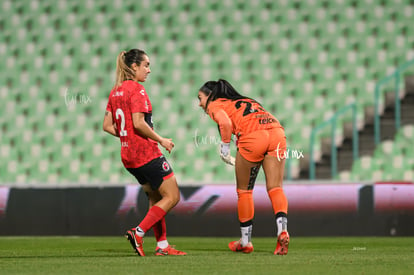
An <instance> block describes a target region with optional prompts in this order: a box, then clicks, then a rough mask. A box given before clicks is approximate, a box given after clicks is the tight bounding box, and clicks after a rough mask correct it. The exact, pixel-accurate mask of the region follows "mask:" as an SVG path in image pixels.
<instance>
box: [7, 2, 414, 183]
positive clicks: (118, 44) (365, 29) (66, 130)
mask: <svg viewBox="0 0 414 275" xmlns="http://www.w3.org/2000/svg"><path fill="white" fill-rule="evenodd" d="M413 10H414V8H413V4H412V3H410V2H407V1H393V0H386V1H382V2H381V3H373V2H372V1H360V2H355V3H354V2H349V1H334V2H329V3H328V2H326V1H311V0H306V1H277V2H273V1H250V2H249V1H224V2H223V1H191V0H183V1H161V0H154V1H149V0H146V1H141V2H140V3H138V4H137V3H136V1H131V0H128V1H120V0H117V1H109V0H104V1H83V2H76V1H62V0H59V1H55V2H43V1H31V2H29V4H28V3H26V2H23V1H17V2H16V1H14V2H13V1H6V2H5V3H3V4H2V9H1V11H0V14H1V15H2V16H1V19H0V27H1V31H2V35H1V36H0V57H2V59H3V60H4V61H5V62H2V64H0V68H1V69H2V78H0V99H1V102H0V107H1V108H0V129H1V131H2V135H1V146H2V147H0V148H2V151H1V152H0V153H1V154H2V155H7V156H8V158H9V162H8V163H7V164H0V175H1V177H0V184H1V183H3V182H5V181H28V180H33V181H36V182H40V183H47V182H48V181H50V182H51V183H52V182H53V183H56V182H57V183H58V182H60V181H62V182H63V181H65V182H67V181H69V182H71V181H84V182H99V181H102V182H106V181H109V182H120V183H125V182H130V181H131V177H130V176H129V175H128V174H127V172H126V173H125V171H123V170H122V164H121V162H120V157H119V152H118V150H119V144H118V143H117V140H115V139H113V140H110V141H108V139H111V137H110V136H106V135H105V134H104V133H101V123H102V116H103V115H102V114H103V111H104V108H105V104H106V101H107V97H108V94H109V91H110V89H111V87H112V85H113V82H114V71H115V62H116V57H117V55H118V53H119V52H120V51H121V50H125V49H128V48H132V47H134V48H135V47H137V48H144V49H145V50H146V51H147V52H148V54H149V55H150V58H151V62H152V73H151V75H150V77H149V79H148V81H147V82H146V83H145V84H144V85H145V88H146V89H147V91H148V92H149V95H150V98H151V101H152V104H153V108H154V122H155V126H156V129H159V131H160V133H161V134H163V135H165V136H168V137H171V138H173V139H174V141H175V142H176V149H177V150H176V152H174V153H173V154H172V155H171V158H172V159H173V162H174V164H175V167H177V168H176V169H175V170H176V173H177V175H179V176H180V175H182V179H183V180H187V179H190V180H194V181H203V180H212V181H220V180H233V179H234V174H233V173H230V172H229V169H230V168H229V167H226V166H223V165H222V163H220V159H219V158H218V156H217V151H216V147H215V145H212V144H208V145H207V144H206V145H203V146H201V147H199V148H197V147H195V145H194V132H195V129H198V130H199V135H200V136H203V137H206V136H213V135H218V133H217V127H216V125H215V124H214V123H213V122H211V121H210V120H209V118H208V117H206V116H205V115H204V114H203V115H201V114H202V111H201V109H199V108H198V106H197V105H198V101H197V99H196V94H197V89H198V88H199V87H200V86H201V85H202V84H203V83H204V82H205V81H207V80H211V79H217V78H226V79H228V80H229V81H230V82H231V83H232V84H233V85H234V86H235V87H237V89H238V90H239V91H241V92H242V93H244V94H246V95H248V96H251V97H254V98H256V99H258V100H259V101H261V102H262V104H263V105H264V106H265V107H266V108H267V109H269V110H270V111H272V113H274V114H275V116H276V117H277V118H278V119H279V120H280V121H281V122H282V124H283V125H284V127H285V129H286V134H287V136H288V141H289V143H290V144H291V145H292V146H294V147H295V148H297V149H302V150H304V151H305V153H307V152H308V150H309V149H308V148H309V143H308V142H309V134H310V130H311V129H312V127H314V126H316V125H318V124H319V123H321V122H322V121H324V120H325V119H326V118H329V117H330V116H331V115H332V114H333V112H334V111H335V110H337V109H339V108H341V107H343V106H345V105H346V104H349V103H350V102H352V101H357V102H358V120H360V121H362V120H363V115H364V113H363V107H364V106H369V105H372V104H373V100H374V87H375V83H376V81H377V80H378V78H380V77H383V76H385V75H387V73H389V72H390V70H392V69H393V68H395V66H397V65H399V64H401V63H402V62H405V61H406V60H407V59H408V58H409V57H411V58H412V57H414V51H413V49H412V45H413V43H414V33H413V28H411V25H412V24H411V17H412V16H411V15H412V13H413ZM119 14H123V16H119ZM385 88H389V87H385ZM9 90H13V95H12V96H11V98H10V97H9V96H10V95H9V93H8V91H9ZM65 94H66V95H67V96H69V97H71V98H70V99H73V100H74V101H72V103H70V102H69V103H68V102H67V98H65ZM79 95H80V96H81V95H86V96H89V97H90V99H91V102H88V103H85V102H80V101H79V97H77V96H79ZM65 99H66V100H65ZM165 110H168V113H167V112H165ZM196 114H197V115H196ZM347 119H349V118H347ZM341 123H342V120H341ZM338 128H341V127H338ZM410 129H411V128H409V127H407V128H406V127H404V130H402V131H400V132H398V133H397V136H396V139H395V144H393V145H384V146H385V148H384V147H383V146H381V147H380V148H381V149H380V148H379V149H377V150H376V152H375V153H374V156H373V157H372V160H371V162H372V165H369V167H371V168H372V169H371V168H367V167H365V166H364V167H363V165H365V164H363V163H361V161H360V162H356V163H355V164H354V166H353V168H352V171H351V173H350V177H355V175H356V173H357V172H359V171H364V173H365V171H368V170H369V169H371V170H369V171H371V172H367V173H365V174H364V176H363V177H364V179H369V177H371V179H372V178H373V177H375V178H381V177H384V178H386V177H388V176H389V175H390V173H391V170H387V169H388V168H387V169H385V167H382V166H381V163H380V162H381V161H380V160H378V159H379V158H381V157H384V156H389V154H388V155H386V152H387V151H384V150H388V149H389V148H388V147H387V146H391V147H392V150H394V149H395V150H397V151H398V152H399V153H400V154H401V155H402V156H407V155H409V154H412V153H413V151H412V149H411V147H412V146H409V145H408V144H409V141H410V138H411V139H412V130H410ZM22 131H26V132H24V133H25V134H24V135H22V134H21V133H22ZM327 131H328V132H323V133H322V134H321V136H326V135H327V134H329V129H328V130H327ZM407 133H408V134H407ZM406 135H409V138H408V139H407V138H406ZM27 136H30V137H31V138H32V139H31V141H29V142H28V141H27V140H25V139H24V137H27ZM39 148H40V149H39ZM98 148H99V149H98ZM316 148H317V151H318V152H317V154H318V153H319V154H320V145H317V146H316ZM62 150H63V151H62ZM27 151H30V152H32V153H33V155H32V157H31V158H25V161H27V162H28V163H26V164H25V165H19V164H20V163H19V161H20V159H19V156H21V155H22V154H24V153H25V152H27ZM234 152H235V151H234ZM409 159H410V158H405V157H404V158H403V161H402V163H401V165H400V166H398V167H397V169H396V171H402V170H403V169H409V168H410V167H411V168H412V165H413V163H412V162H410V160H409ZM105 160H107V161H106V162H105ZM400 160H401V159H400V158H396V163H399V161H400ZM108 161H110V166H111V168H110V169H108V167H109V165H108ZM112 165H113V166H114V167H112ZM407 165H408V166H407ZM298 167H299V163H298V162H292V169H293V170H294V171H298ZM201 168H203V169H204V170H201ZM361 169H362V170H361ZM373 169H383V172H382V173H376V174H374V170H373ZM4 171H8V172H7V173H6V174H5V173H3V172H4ZM100 172H101V173H100ZM395 173H397V172H395ZM395 173H394V172H393V173H391V174H392V175H391V176H390V177H393V176H394V175H395ZM293 174H295V175H296V174H297V173H293ZM406 174H407V175H405V177H406V178H407V177H409V176H410V174H409V173H406ZM397 175H398V173H397Z"/></svg>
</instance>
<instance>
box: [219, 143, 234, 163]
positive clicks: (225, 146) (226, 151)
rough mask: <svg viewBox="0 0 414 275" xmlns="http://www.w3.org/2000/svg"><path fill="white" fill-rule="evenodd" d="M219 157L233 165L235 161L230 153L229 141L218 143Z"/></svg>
mask: <svg viewBox="0 0 414 275" xmlns="http://www.w3.org/2000/svg"><path fill="white" fill-rule="evenodd" d="M220 157H221V159H222V160H223V161H224V162H225V163H227V164H230V165H233V166H234V164H235V162H236V161H235V159H234V158H233V157H232V156H231V155H230V142H229V143H225V142H221V144H220Z"/></svg>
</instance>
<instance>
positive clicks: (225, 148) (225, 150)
mask: <svg viewBox="0 0 414 275" xmlns="http://www.w3.org/2000/svg"><path fill="white" fill-rule="evenodd" d="M212 118H213V120H214V121H215V122H216V123H217V124H218V126H219V131H220V135H221V144H220V157H221V159H222V160H223V161H224V162H225V163H227V164H230V165H233V166H234V164H235V159H234V158H233V157H232V156H231V155H230V141H231V135H232V132H233V123H232V122H231V119H230V118H229V116H228V115H227V113H226V112H225V111H224V110H222V109H219V110H217V111H215V112H214V113H212Z"/></svg>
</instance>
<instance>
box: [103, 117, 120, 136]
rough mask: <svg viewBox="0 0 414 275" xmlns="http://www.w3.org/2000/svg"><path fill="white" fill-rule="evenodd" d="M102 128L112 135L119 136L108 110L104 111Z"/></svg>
mask: <svg viewBox="0 0 414 275" xmlns="http://www.w3.org/2000/svg"><path fill="white" fill-rule="evenodd" d="M103 130H104V131H105V132H107V133H109V134H111V135H113V136H116V137H119V134H118V132H117V131H116V128H115V125H114V122H113V120H112V113H111V112H109V111H105V116H104V121H103Z"/></svg>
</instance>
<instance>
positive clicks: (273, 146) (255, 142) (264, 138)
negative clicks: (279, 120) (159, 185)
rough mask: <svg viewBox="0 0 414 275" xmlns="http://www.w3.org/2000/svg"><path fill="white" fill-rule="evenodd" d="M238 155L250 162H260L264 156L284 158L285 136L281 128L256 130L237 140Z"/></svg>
mask: <svg viewBox="0 0 414 275" xmlns="http://www.w3.org/2000/svg"><path fill="white" fill-rule="evenodd" d="M237 147H238V149H239V152H240V154H241V155H242V156H243V157H244V158H245V159H247V160H248V161H251V162H260V161H262V160H263V159H264V157H265V155H269V156H274V157H278V158H279V159H284V158H285V154H286V153H285V152H286V136H285V131H284V129H283V128H273V129H267V130H258V131H255V132H252V133H249V134H247V135H242V136H241V137H239V139H238V143H237Z"/></svg>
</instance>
